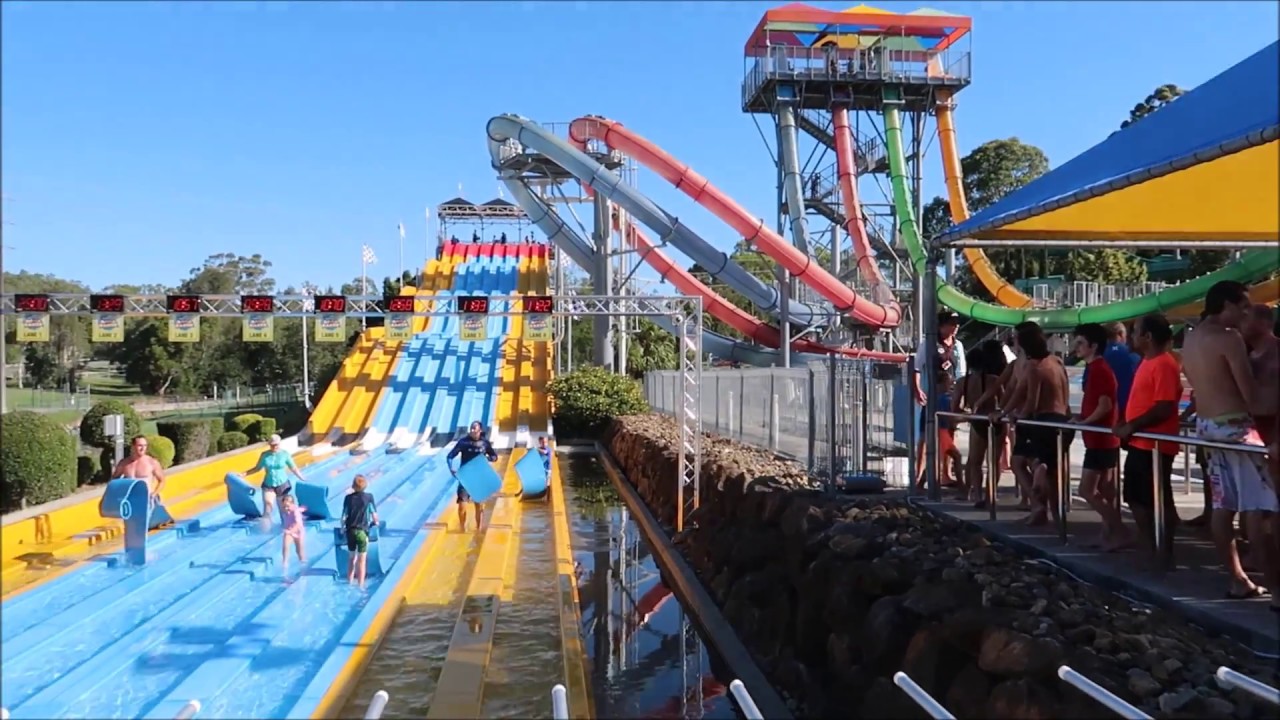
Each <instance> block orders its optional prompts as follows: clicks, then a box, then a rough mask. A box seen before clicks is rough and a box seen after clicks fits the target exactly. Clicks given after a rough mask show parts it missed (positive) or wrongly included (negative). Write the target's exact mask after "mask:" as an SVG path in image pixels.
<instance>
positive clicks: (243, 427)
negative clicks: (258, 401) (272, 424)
mask: <svg viewBox="0 0 1280 720" xmlns="http://www.w3.org/2000/svg"><path fill="white" fill-rule="evenodd" d="M261 419H262V416H261V415H259V414H258V413H245V414H243V415H237V416H235V417H233V418H231V420H230V421H229V422H228V423H227V429H228V430H232V431H234V432H242V433H244V434H245V435H249V436H250V437H252V434H251V433H250V430H251V429H252V428H253V426H254V425H256V424H257V423H258V421H259V420H261Z"/></svg>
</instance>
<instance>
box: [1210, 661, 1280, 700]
mask: <svg viewBox="0 0 1280 720" xmlns="http://www.w3.org/2000/svg"><path fill="white" fill-rule="evenodd" d="M1214 676H1215V677H1217V678H1218V684H1219V685H1222V686H1224V687H1227V688H1238V689H1240V690H1243V691H1245V692H1247V693H1249V694H1250V695H1252V696H1254V697H1256V698H1258V699H1259V700H1264V701H1266V702H1269V703H1271V704H1272V705H1280V690H1277V689H1276V688H1273V687H1271V686H1270V685H1268V684H1266V683H1264V682H1259V681H1257V680H1254V679H1253V678H1251V677H1249V676H1248V675H1245V674H1243V673H1238V672H1236V671H1235V670H1232V669H1231V668H1229V667H1225V666H1224V667H1220V668H1218V672H1216V673H1214Z"/></svg>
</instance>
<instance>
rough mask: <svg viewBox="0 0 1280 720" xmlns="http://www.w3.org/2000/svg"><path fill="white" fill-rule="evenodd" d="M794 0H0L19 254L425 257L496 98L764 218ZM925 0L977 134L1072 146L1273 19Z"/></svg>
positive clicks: (481, 155) (701, 220) (1192, 79)
mask: <svg viewBox="0 0 1280 720" xmlns="http://www.w3.org/2000/svg"><path fill="white" fill-rule="evenodd" d="M779 4H782V3H780V2H775V3H751V2H734V3H710V2H706V3H693V2H687V3H677V2H648V3H604V2H561V3H552V2H510V3H458V4H445V3H427V2H419V3H404V4H400V3H390V2H367V3H347V2H332V3H321V2H315V3H285V2H281V3H249V2H245V3H230V2H227V3H195V2H179V3H155V4H141V3H136V4H115V3H106V2H95V3H83V2H78V3H55V2H38V3H19V2H5V3H4V5H3V10H2V12H3V18H2V20H3V25H2V27H3V37H2V38H0V39H2V42H0V48H2V49H3V54H2V57H0V65H2V68H3V77H2V78H0V79H2V83H0V88H2V90H3V95H2V98H0V100H2V109H0V122H2V123H3V124H2V125H0V128H2V129H3V139H2V142H3V144H2V146H0V151H2V152H0V158H2V160H3V174H2V177H0V184H2V185H3V190H4V193H5V195H6V197H7V199H6V201H5V202H4V215H5V220H6V221H7V222H11V223H12V224H8V225H6V226H5V227H4V231H5V232H4V244H5V245H6V246H7V247H6V249H5V267H6V269H7V270H11V271H16V270H19V269H26V270H30V271H36V272H48V273H53V274H56V275H59V276H63V277H69V278H74V279H78V280H81V281H83V282H86V283H89V284H90V285H92V286H94V287H101V286H103V285H106V284H110V283H117V282H122V283H124V282H127V283H141V282H165V283H173V282H176V281H177V280H179V279H180V278H182V277H185V276H186V274H187V271H188V270H189V269H190V268H192V267H194V266H196V265H198V264H199V263H200V262H201V261H202V260H203V259H204V258H205V257H206V256H208V255H210V254H212V253H216V252H235V253H241V254H251V253H255V252H257V253H261V254H263V255H264V256H266V257H267V258H268V259H270V260H272V261H273V262H274V263H275V272H274V274H275V276H276V278H277V279H278V280H279V281H280V283H281V286H282V287H283V286H284V285H287V284H291V283H293V284H296V283H300V282H301V281H303V280H308V279H309V280H312V281H315V282H319V283H321V284H325V283H334V284H338V283H341V282H344V281H346V280H349V279H350V278H352V277H353V276H356V275H358V274H359V271H360V245H361V243H368V244H370V245H372V246H373V247H374V248H375V250H376V252H377V254H378V256H379V260H380V263H379V265H378V266H377V267H376V268H374V269H373V270H372V272H371V274H375V273H376V274H378V275H382V274H387V273H394V272H395V270H396V266H397V265H398V260H397V245H398V236H397V234H396V223H397V222H400V221H403V222H404V223H405V224H406V226H407V228H408V239H407V241H406V244H405V258H406V265H407V266H409V267H417V266H419V265H421V261H422V259H423V257H424V255H425V254H426V252H427V251H428V248H429V247H431V248H434V231H435V228H434V225H433V227H432V230H431V232H432V235H431V237H430V241H429V240H428V235H427V228H426V226H425V219H424V209H425V208H426V207H427V206H432V207H434V206H435V205H436V204H437V203H439V202H441V201H443V200H445V199H447V198H450V197H452V196H454V195H457V194H458V185H459V183H461V184H462V187H463V190H464V194H465V195H466V196H467V197H468V198H470V199H472V200H476V201H483V200H487V199H489V198H492V197H494V196H495V195H496V194H497V187H498V183H497V181H496V180H495V179H494V177H493V172H492V170H491V169H490V168H489V166H488V153H487V151H486V145H485V135H484V128H485V122H486V121H487V120H488V118H490V117H491V116H493V115H495V114H498V113H502V112H516V113H519V114H522V115H525V116H527V117H531V118H534V119H536V120H540V121H547V122H551V121H567V120H571V119H573V118H575V117H578V116H580V115H583V114H589V113H594V114H602V115H607V116H610V117H613V118H615V119H617V120H620V121H621V122H623V123H624V124H626V125H627V126H629V127H631V128H633V129H635V130H637V131H638V132H640V133H642V134H644V135H646V136H647V137H649V138H650V139H652V140H654V141H655V142H657V143H658V144H659V145H661V146H663V147H664V148H665V149H667V150H668V151H670V152H671V153H672V154H674V155H675V156H676V157H678V158H680V159H682V160H683V161H685V162H687V163H689V164H690V165H692V166H693V167H694V168H696V169H697V170H699V171H700V172H702V173H703V174H704V175H706V176H707V177H709V178H710V179H711V180H712V182H715V183H717V184H718V185H720V186H721V187H722V188H723V189H724V190H726V191H727V192H728V193H729V194H730V195H732V196H733V197H735V198H736V199H737V200H738V201H739V202H741V203H742V204H743V205H744V206H746V207H747V208H748V209H750V210H751V211H752V212H754V213H757V214H759V215H762V216H765V217H772V215H773V207H772V205H773V199H774V189H773V184H774V175H773V170H772V167H771V161H770V159H769V154H768V151H767V150H766V148H765V147H764V145H763V144H762V141H761V140H760V138H759V137H758V135H757V131H756V128H755V125H754V124H753V123H752V120H751V118H750V117H749V116H747V115H744V114H743V113H742V112H741V111H740V109H739V107H740V84H741V81H742V75H743V61H742V46H743V43H744V41H745V40H746V37H747V35H748V34H749V33H750V31H751V30H752V28H753V27H754V26H755V24H756V22H757V21H758V20H759V17H760V15H761V14H762V13H763V11H764V10H765V9H767V8H769V7H773V6H776V5H779ZM815 4H818V5H824V6H827V7H831V8H833V9H841V8H843V7H846V6H847V5H846V4H834V3H815ZM926 4H930V5H932V6H933V7H938V8H940V9H944V10H946V11H949V12H953V13H961V14H968V15H971V16H972V17H973V24H974V32H973V45H972V47H973V54H974V59H973V84H972V85H971V86H970V87H969V88H968V89H966V90H965V91H964V92H963V93H962V94H961V95H960V96H959V98H958V102H959V109H958V111H957V126H958V130H959V136H960V143H961V151H962V152H965V151H967V150H968V149H971V148H972V147H973V146H975V145H977V144H979V143H981V142H983V141H986V140H989V139H993V138H1001V137H1009V136H1017V137H1019V138H1021V139H1022V140H1024V141H1026V142H1031V143H1034V144H1036V145H1039V146H1040V147H1041V148H1043V149H1044V150H1045V152H1046V153H1047V154H1048V155H1049V157H1050V159H1051V160H1052V161H1053V163H1054V164H1055V165H1056V164H1059V163H1061V162H1064V161H1066V160H1068V159H1070V158H1071V157H1072V156H1074V155H1075V154H1077V153H1079V152H1081V151H1083V150H1085V149H1087V148H1088V147H1090V146H1091V145H1093V144H1095V143H1097V142H1098V141H1100V140H1101V139H1103V138H1104V137H1106V135H1107V134H1108V133H1110V132H1111V131H1113V130H1115V129H1116V127H1117V126H1118V124H1119V122H1120V121H1121V120H1123V119H1124V118H1125V117H1126V114H1127V112H1128V109H1129V108H1130V107H1131V106H1132V105H1133V104H1134V103H1136V102H1138V101H1139V100H1141V99H1142V98H1143V97H1144V96H1145V95H1146V94H1147V93H1148V92H1150V91H1151V90H1152V89H1153V88H1154V87H1156V86H1157V85H1160V84H1162V83H1166V82H1172V83H1177V84H1179V85H1181V86H1183V87H1187V88H1190V87H1194V86H1195V85H1197V84H1199V83H1201V82H1203V81H1205V80H1207V79H1208V78H1210V77H1212V76H1213V75H1215V74H1217V73H1218V72H1220V71H1221V70H1223V69H1225V68H1227V67H1228V66H1230V65H1232V64H1234V63H1235V62H1237V61H1239V60H1241V59H1243V58H1244V57H1246V56H1248V55H1250V54H1252V53H1253V52H1255V51H1256V50H1258V49H1259V48H1261V47H1263V46H1264V45H1266V44H1267V43H1269V42H1272V41H1274V40H1275V38H1276V28H1277V24H1278V22H1280V18H1278V17H1277V6H1276V4H1275V3H1271V2H1241V3H1212V4H1203V3H1190V2H1179V3H1157V2H1136V3H1122V2H1096V3H1090V2H1071V3H1050V2H972V3H942V2H932V3H926ZM876 5H877V6H878V7H883V8H885V9H889V10H894V11H899V12H907V11H910V10H912V9H915V8H916V7H918V6H919V4H917V3H898V2H887V3H876ZM934 148H935V149H934V150H933V152H931V153H930V155H929V157H928V159H927V160H926V164H925V170H926V194H927V195H928V196H932V195H934V194H938V193H939V192H940V190H941V169H940V163H939V160H938V157H937V152H936V144H935V145H934ZM640 187H641V189H643V190H645V191H646V192H649V193H650V194H651V195H652V196H653V197H654V198H655V200H657V201H658V202H659V203H660V204H662V205H664V206H665V207H666V208H667V209H668V210H670V211H671V212H673V213H676V214H678V215H680V216H681V218H682V219H684V220H685V221H686V222H688V223H689V224H691V225H692V227H694V228H695V229H696V230H698V231H699V232H701V233H702V234H703V235H704V236H705V237H707V239H709V240H711V241H712V242H713V243H714V244H717V245H719V246H721V247H728V246H730V245H732V243H733V242H734V241H735V240H736V238H735V237H733V235H732V233H731V232H729V231H727V230H726V229H725V228H724V227H723V226H722V225H721V224H719V223H718V222H717V221H716V220H715V219H714V218H713V217H712V216H710V215H709V214H707V213H705V212H703V211H701V210H700V209H699V208H697V207H696V206H695V205H693V203H691V202H690V201H688V200H687V199H686V198H685V197H684V196H683V195H681V194H679V193H678V192H675V191H672V190H670V189H669V188H668V187H666V186H664V185H662V181H661V180H660V179H659V178H657V177H656V176H654V175H652V174H643V175H642V176H641V178H640ZM587 212H589V211H587ZM429 242H430V246H429Z"/></svg>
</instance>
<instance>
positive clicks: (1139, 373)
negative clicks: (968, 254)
mask: <svg viewBox="0 0 1280 720" xmlns="http://www.w3.org/2000/svg"><path fill="white" fill-rule="evenodd" d="M958 325H959V318H958V317H957V316H955V315H953V314H950V313H944V314H943V315H941V316H940V317H939V323H938V326H939V343H938V351H937V352H938V354H937V356H936V357H934V358H933V362H934V371H935V373H936V376H937V378H938V382H937V385H936V391H935V392H934V393H933V398H932V400H933V403H934V404H935V406H936V407H937V409H939V410H947V411H950V410H954V412H956V413H962V414H965V415H968V416H970V419H968V420H963V421H960V422H966V423H968V424H969V425H970V428H971V430H970V432H969V443H968V450H969V455H968V458H967V460H966V459H964V458H962V456H961V453H960V451H959V449H958V448H957V447H956V446H955V442H954V430H955V426H956V423H957V420H956V419H955V418H947V417H938V419H937V423H938V425H937V427H938V431H939V432H938V436H939V440H938V452H939V458H938V460H939V462H938V471H939V478H938V479H939V482H940V483H941V484H942V485H943V487H947V488H954V489H956V490H959V491H960V492H962V493H965V494H967V495H968V496H969V499H970V500H972V501H973V502H974V504H975V506H977V507H985V504H986V499H985V498H986V488H985V483H986V481H985V478H986V477H987V476H986V474H985V473H984V466H985V464H986V462H987V457H988V443H989V442H990V441H991V438H994V442H996V443H1000V444H1001V445H1004V446H1007V447H1008V448H1009V450H1008V454H1009V461H1008V468H1007V469H1009V470H1011V471H1012V473H1013V476H1014V478H1015V481H1016V485H1017V488H1018V490H1019V495H1020V502H1019V506H1018V507H1019V508H1020V509H1024V510H1026V511H1027V513H1028V514H1027V517H1026V519H1025V521H1026V523H1027V524H1029V525H1041V524H1045V523H1047V522H1049V521H1050V519H1051V518H1056V517H1057V513H1058V511H1059V508H1058V507H1057V502H1058V492H1057V471H1058V465H1059V463H1063V462H1066V457H1064V455H1065V454H1064V453H1062V452H1060V451H1059V445H1058V436H1059V433H1060V432H1061V434H1062V447H1063V448H1069V447H1070V445H1071V443H1072V441H1073V439H1074V437H1073V436H1074V435H1080V436H1081V437H1082V441H1083V444H1084V450H1085V452H1084V460H1083V463H1082V465H1083V468H1082V474H1081V477H1080V484H1079V487H1078V490H1077V494H1078V495H1079V496H1080V498H1081V499H1082V500H1084V502H1086V503H1087V504H1088V505H1089V507H1090V508H1092V509H1093V510H1094V511H1096V512H1097V513H1098V515H1099V516H1100V518H1101V521H1102V522H1101V526H1100V536H1099V537H1097V538H1096V539H1092V540H1090V541H1089V542H1088V544H1090V545H1093V546H1094V547H1098V548H1100V549H1103V550H1105V551H1109V552H1117V551H1122V550H1126V549H1129V548H1132V547H1134V546H1137V548H1138V549H1140V550H1142V551H1144V552H1145V553H1148V554H1150V555H1151V556H1152V557H1153V559H1155V560H1156V561H1158V562H1159V564H1160V566H1161V567H1164V568H1168V569H1171V568H1172V567H1173V564H1174V563H1173V538H1174V532H1175V529H1176V528H1177V527H1178V526H1179V525H1180V524H1182V525H1187V526H1190V527H1201V528H1207V530H1208V532H1209V533H1210V535H1211V536H1212V538H1213V541H1214V545H1215V547H1216V548H1217V552H1218V555H1219V559H1220V560H1221V562H1222V565H1223V567H1224V569H1225V570H1226V572H1227V574H1228V575H1229V576H1230V583H1229V586H1228V587H1227V588H1226V589H1225V597H1226V598H1227V599H1246V598H1259V597H1267V596H1270V597H1271V608H1272V610H1275V611H1277V612H1280V528H1277V526H1276V525H1277V511H1278V510H1280V495H1278V494H1277V478H1280V408H1278V407H1277V405H1278V403H1280V337H1277V334H1280V327H1278V326H1277V325H1276V323H1275V319H1274V312H1273V310H1272V309H1271V308H1269V307H1267V306H1265V305H1255V304H1252V303H1251V302H1250V299H1249V295H1248V291H1247V288H1245V286H1244V285H1242V284H1240V283H1238V282H1230V281H1224V282H1220V283H1217V284H1216V285H1214V286H1213V287H1212V288H1211V289H1210V290H1209V293H1208V295H1207V296H1206V298H1205V301H1204V311H1203V313H1202V314H1201V320H1200V322H1199V323H1198V324H1196V325H1195V327H1194V328H1193V329H1190V330H1189V331H1187V332H1186V333H1185V336H1184V339H1183V342H1182V348H1181V350H1180V351H1179V350H1176V349H1175V348H1174V331H1173V328H1172V326H1171V324H1170V322H1169V320H1168V319H1167V318H1166V317H1165V316H1164V315H1163V314H1160V313H1153V314H1150V315H1146V316H1144V317H1142V318H1140V319H1138V320H1137V321H1136V323H1135V326H1134V332H1133V335H1132V337H1131V338H1130V337H1129V333H1128V330H1127V328H1126V327H1125V325H1124V324H1122V323H1118V322H1117V323H1111V324H1109V325H1106V326H1103V325H1099V324H1086V325H1081V326H1079V327H1077V328H1075V329H1074V331H1073V332H1072V334H1071V335H1072V341H1073V343H1072V354H1073V355H1075V357H1076V358H1078V359H1079V361H1080V363H1082V364H1083V366H1084V372H1083V391H1084V392H1083V399H1082V401H1081V403H1080V407H1079V408H1077V409H1073V408H1071V406H1070V402H1069V396H1070V392H1069V391H1070V382H1071V381H1070V379H1069V376H1068V374H1067V370H1066V363H1064V360H1063V358H1061V357H1059V356H1058V355H1056V354H1054V353H1052V352H1050V350H1049V343H1048V339H1047V337H1046V334H1045V332H1044V331H1043V329H1042V328H1041V327H1040V326H1039V325H1038V324H1036V323H1034V322H1024V323H1021V324H1019V325H1018V326H1016V327H1015V328H1014V331H1013V334H1012V336H1011V338H1010V339H1009V345H1010V346H1011V347H1006V346H1005V343H1001V342H999V341H996V340H989V341H986V342H983V343H982V344H981V345H979V346H978V347H977V348H974V349H973V350H971V351H969V352H966V351H965V349H964V347H963V345H961V344H960V341H959V340H958V339H956V338H955V334H956V329H957V327H958ZM928 361H929V359H928V358H924V357H921V356H918V357H917V358H916V363H915V372H914V373H913V378H914V381H913V390H914V391H915V394H916V400H917V402H918V403H919V404H921V405H924V404H925V403H926V402H927V401H928V399H927V398H926V397H925V394H924V392H923V388H922V386H921V384H920V381H919V374H920V373H922V372H923V371H924V369H925V367H926V366H925V363H926V362H928ZM1184 381H1185V383H1186V385H1187V387H1186V388H1184ZM1187 389H1189V390H1190V393H1191V394H1190V404H1189V406H1188V407H1187V408H1186V409H1185V410H1182V411H1180V406H1181V404H1182V403H1183V400H1184V396H1185V395H1186V393H1185V390H1187ZM977 417H982V418H983V419H981V420H978V419H976V418H977ZM1028 420H1038V421H1052V422H1056V423H1062V424H1067V423H1069V424H1071V425H1073V426H1076V427H1077V430H1078V431H1077V432H1071V431H1062V430H1059V429H1054V428H1046V427H1043V426H1037V425H1032V424H1027V423H1025V421H1028ZM1183 423H1187V424H1188V425H1189V427H1190V428H1192V429H1191V430H1190V432H1191V433H1192V434H1193V435H1194V436H1195V437H1197V438H1199V439H1201V440H1204V441H1209V442H1214V443H1218V444H1219V446H1217V447H1209V448H1197V449H1196V458H1197V462H1198V464H1199V465H1200V467H1201V469H1202V473H1203V475H1204V478H1205V482H1204V483H1203V485H1204V503H1205V507H1204V512H1203V513H1202V514H1201V515H1200V516H1199V517H1196V518H1194V519H1191V520H1187V521H1182V520H1181V519H1179V517H1178V514H1177V510H1176V508H1175V507H1174V503H1173V488H1172V474H1173V466H1174V458H1175V457H1176V456H1177V455H1178V454H1179V453H1181V452H1182V445H1181V444H1180V443H1176V442H1172V441H1157V440H1153V439H1151V438H1147V437H1141V435H1142V434H1155V435H1178V434H1179V431H1180V430H1181V429H1182V427H1183ZM922 427H923V422H922ZM1090 427H1092V428H1099V430H1090V429H1088V428H1090ZM992 430H994V432H991V431H992ZM921 434H922V435H923V433H921ZM1241 445H1246V446H1254V447H1257V448H1265V449H1266V450H1267V453H1265V454H1264V453H1262V452H1253V453H1246V452H1238V451H1231V450H1227V449H1226V446H1241ZM918 452H920V453H923V441H922V442H921V445H920V447H919V449H918ZM1122 454H1123V462H1122V461H1121V456H1122ZM1001 464H1002V465H1004V463H1003V462H1001ZM920 465H921V466H923V463H920ZM1004 469H1006V468H1004V467H1002V468H1001V470H1004ZM1067 473H1068V474H1069V466H1068V471H1067ZM915 480H916V484H917V487H922V486H923V482H924V475H923V471H922V472H921V473H920V474H918V475H917V477H916V479H915ZM1156 482H1159V483H1160V488H1161V489H1162V492H1161V493H1160V495H1161V497H1162V498H1163V505H1164V517H1165V518H1166V521H1165V523H1164V533H1165V537H1164V538H1163V539H1164V542H1162V543H1157V542H1156V527H1155V503H1156V492H1155V488H1156ZM1121 502H1123V504H1124V505H1125V506H1127V507H1128V509H1129V511H1130V513H1131V515H1132V518H1133V525H1134V526H1135V527H1134V530H1130V529H1129V528H1128V527H1127V526H1126V522H1125V516H1124V515H1123V514H1122V513H1121V510H1120V506H1121ZM1237 520H1238V522H1239V531H1238V530H1237ZM1240 540H1244V541H1245V542H1247V558H1246V559H1245V560H1247V562H1245V561H1242V558H1241V556H1242V555H1243V554H1245V552H1246V551H1245V550H1243V549H1242V547H1245V545H1244V543H1242V542H1240ZM1157 548H1158V550H1157ZM1249 566H1252V569H1253V570H1254V571H1256V572H1258V573H1259V574H1260V575H1261V577H1262V584H1261V585H1258V584H1255V583H1254V582H1253V580H1252V579H1251V578H1250V576H1249V574H1248V573H1247V572H1246V570H1245V568H1246V567H1249Z"/></svg>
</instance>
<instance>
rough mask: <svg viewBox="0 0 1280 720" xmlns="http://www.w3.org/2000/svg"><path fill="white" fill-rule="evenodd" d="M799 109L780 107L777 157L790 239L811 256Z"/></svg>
mask: <svg viewBox="0 0 1280 720" xmlns="http://www.w3.org/2000/svg"><path fill="white" fill-rule="evenodd" d="M796 134H797V131H796V110H795V108H794V107H792V106H790V105H780V106H779V107H778V151H779V152H778V155H779V158H778V159H779V161H780V162H781V163H782V192H783V193H784V194H785V196H786V199H787V215H788V217H790V219H791V238H792V240H793V241H794V243H795V246H796V249H798V250H799V251H800V252H802V253H804V254H806V255H808V254H809V220H808V219H807V218H805V216H804V185H803V183H802V182H801V181H800V153H799V151H798V150H797V149H796V144H797V139H796Z"/></svg>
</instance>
